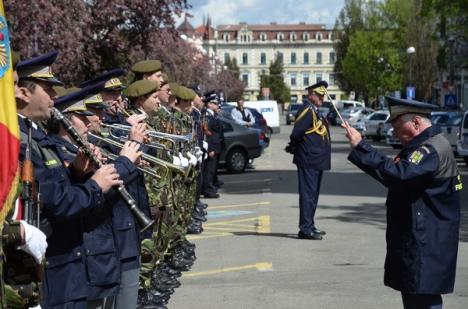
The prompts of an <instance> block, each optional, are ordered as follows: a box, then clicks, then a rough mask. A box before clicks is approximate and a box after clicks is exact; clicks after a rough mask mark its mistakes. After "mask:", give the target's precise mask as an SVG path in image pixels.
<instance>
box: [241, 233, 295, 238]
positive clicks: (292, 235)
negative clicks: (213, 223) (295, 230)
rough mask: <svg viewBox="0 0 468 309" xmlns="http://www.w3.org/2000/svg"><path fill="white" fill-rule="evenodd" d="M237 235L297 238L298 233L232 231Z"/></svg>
mask: <svg viewBox="0 0 468 309" xmlns="http://www.w3.org/2000/svg"><path fill="white" fill-rule="evenodd" d="M232 234H234V235H236V236H267V237H280V238H292V239H297V234H288V233H256V232H232Z"/></svg>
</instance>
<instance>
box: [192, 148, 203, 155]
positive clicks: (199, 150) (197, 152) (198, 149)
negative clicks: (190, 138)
mask: <svg viewBox="0 0 468 309" xmlns="http://www.w3.org/2000/svg"><path fill="white" fill-rule="evenodd" d="M193 154H194V155H195V157H197V158H200V157H201V156H202V155H203V151H202V150H201V149H200V147H195V151H194V153H193Z"/></svg>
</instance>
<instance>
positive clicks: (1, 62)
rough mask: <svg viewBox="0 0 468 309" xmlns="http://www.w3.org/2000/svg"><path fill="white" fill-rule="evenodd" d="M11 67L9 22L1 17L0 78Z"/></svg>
mask: <svg viewBox="0 0 468 309" xmlns="http://www.w3.org/2000/svg"><path fill="white" fill-rule="evenodd" d="M9 67H10V37H9V36H8V28H7V22H6V19H5V17H4V16H0V78H2V77H3V75H4V74H5V72H6V71H7V70H8V68H9Z"/></svg>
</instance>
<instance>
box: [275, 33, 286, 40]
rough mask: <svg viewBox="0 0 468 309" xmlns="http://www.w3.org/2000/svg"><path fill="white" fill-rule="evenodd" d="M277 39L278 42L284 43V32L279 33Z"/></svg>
mask: <svg viewBox="0 0 468 309" xmlns="http://www.w3.org/2000/svg"><path fill="white" fill-rule="evenodd" d="M276 39H277V40H278V41H283V40H284V34H283V33H282V32H278V34H276Z"/></svg>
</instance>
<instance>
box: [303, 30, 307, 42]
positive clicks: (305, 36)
mask: <svg viewBox="0 0 468 309" xmlns="http://www.w3.org/2000/svg"><path fill="white" fill-rule="evenodd" d="M302 39H303V40H304V41H305V42H307V41H308V40H309V34H308V33H307V32H304V33H303V34H302Z"/></svg>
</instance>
